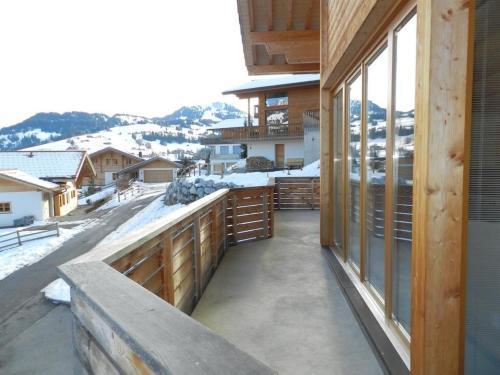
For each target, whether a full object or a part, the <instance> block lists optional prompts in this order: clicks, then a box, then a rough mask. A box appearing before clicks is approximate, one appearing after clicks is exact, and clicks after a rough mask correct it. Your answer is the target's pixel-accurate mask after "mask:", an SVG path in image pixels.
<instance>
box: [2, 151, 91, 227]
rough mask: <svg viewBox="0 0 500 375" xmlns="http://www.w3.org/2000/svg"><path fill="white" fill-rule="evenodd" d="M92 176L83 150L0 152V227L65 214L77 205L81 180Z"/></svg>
mask: <svg viewBox="0 0 500 375" xmlns="http://www.w3.org/2000/svg"><path fill="white" fill-rule="evenodd" d="M94 175H95V172H94V167H93V165H92V162H91V161H90V158H89V157H88V155H87V153H86V152H84V151H6V152H0V182H1V184H0V209H1V210H2V212H0V213H1V215H0V219H1V220H2V221H1V222H0V225H12V222H13V220H15V219H19V218H22V217H23V216H35V218H36V219H37V220H44V219H46V218H48V217H52V216H63V215H66V214H67V213H69V212H70V211H72V210H73V209H75V208H76V207H77V205H78V193H77V188H79V187H80V185H81V183H82V181H83V179H84V178H86V177H87V178H88V177H91V176H94Z"/></svg>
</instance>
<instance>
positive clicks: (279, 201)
mask: <svg viewBox="0 0 500 375" xmlns="http://www.w3.org/2000/svg"><path fill="white" fill-rule="evenodd" d="M276 190H277V197H278V210H279V209H281V186H280V180H279V179H278V182H277V183H276Z"/></svg>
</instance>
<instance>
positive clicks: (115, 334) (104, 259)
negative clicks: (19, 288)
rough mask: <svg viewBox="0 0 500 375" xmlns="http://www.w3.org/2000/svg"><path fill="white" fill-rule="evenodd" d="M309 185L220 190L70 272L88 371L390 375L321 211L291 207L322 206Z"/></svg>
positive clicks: (78, 343) (65, 270)
mask: <svg viewBox="0 0 500 375" xmlns="http://www.w3.org/2000/svg"><path fill="white" fill-rule="evenodd" d="M316 183H317V181H316V182H315V183H314V184H316ZM275 184H277V185H278V186H279V188H278V189H276V185H275ZM304 184H305V182H303V181H302V180H294V179H290V180H288V181H285V180H280V181H279V184H278V182H276V181H274V183H273V181H270V185H269V186H264V187H257V188H238V189H232V190H220V191H218V192H215V193H212V194H211V195H210V196H207V197H205V198H202V199H200V200H199V201H197V202H195V203H192V204H191V205H189V206H186V207H185V208H182V209H181V210H179V211H178V212H174V213H172V214H171V215H169V217H165V218H164V220H162V221H161V222H159V223H157V224H154V225H150V226H148V227H145V228H143V230H142V233H141V235H140V236H138V235H134V236H130V238H128V237H126V238H123V239H121V240H120V241H119V242H117V243H113V244H106V246H102V247H100V248H96V249H94V250H93V251H92V252H91V253H88V254H86V255H84V256H83V257H81V258H80V259H77V260H76V261H73V262H71V264H67V265H65V266H62V267H61V268H60V271H61V274H62V275H63V277H64V278H65V279H66V281H67V282H68V283H69V284H70V285H71V288H72V289H71V298H72V313H73V315H74V320H73V324H74V335H73V340H74V345H75V349H76V352H77V354H78V357H79V361H80V362H81V363H82V365H84V366H85V367H86V369H87V370H89V373H92V372H98V370H103V369H108V370H109V372H110V373H111V372H113V373H115V372H116V373H138V372H140V373H172V374H181V373H182V374H184V373H190V374H220V373H227V374H248V373H255V374H274V373H276V372H279V373H282V374H290V373H300V374H304V373H311V374H330V373H332V372H334V373H338V374H382V373H384V371H383V369H382V368H381V366H380V364H379V362H378V361H379V360H380V358H379V357H378V356H377V355H376V354H374V352H373V351H372V348H371V344H370V343H369V342H368V340H367V339H366V338H365V335H364V333H363V330H362V328H361V327H360V325H359V323H358V321H357V319H356V317H355V315H353V313H352V312H351V309H350V307H349V305H348V303H347V300H346V297H345V287H344V286H343V285H341V284H339V283H338V282H337V279H336V277H335V276H334V273H333V272H332V271H331V269H330V267H329V264H328V262H327V261H326V260H325V259H326V258H325V256H324V255H325V254H326V252H327V250H325V249H323V248H322V247H321V246H320V243H319V212H318V211H317V210H311V209H309V210H296V209H293V205H294V204H295V205H297V207H303V206H304V205H305V206H306V207H310V208H314V206H315V205H314V202H316V201H317V200H318V197H319V194H318V192H317V191H316V189H315V188H314V186H313V185H312V184H313V182H312V181H309V182H307V186H305V187H304ZM284 202H287V204H286V205H285V206H286V207H285V206H283V205H284ZM280 206H281V207H283V210H278V211H277V212H275V209H279V208H280ZM284 208H287V210H284ZM229 246H233V247H231V248H229ZM167 302H168V303H167ZM179 310H180V311H183V312H185V313H186V314H183V313H181V312H180V311H179ZM187 314H191V316H192V317H189V316H188V315H187ZM197 321H198V322H197ZM200 323H202V324H200ZM207 327H208V329H207Z"/></svg>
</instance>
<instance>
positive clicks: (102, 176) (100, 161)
mask: <svg viewBox="0 0 500 375" xmlns="http://www.w3.org/2000/svg"><path fill="white" fill-rule="evenodd" d="M90 159H91V160H92V163H93V164H94V168H95V171H96V176H95V177H94V179H93V181H91V180H90V179H86V180H85V181H84V185H90V184H91V183H93V184H94V185H96V186H104V185H108V184H111V183H112V182H113V181H115V180H116V177H117V173H118V172H119V171H121V170H122V169H124V168H127V167H129V166H131V165H134V164H137V163H140V162H142V161H143V160H144V159H142V158H140V157H138V156H135V155H133V154H130V153H128V152H125V151H121V150H118V149H116V148H114V147H106V148H103V149H102V150H99V151H96V152H94V153H92V154H90Z"/></svg>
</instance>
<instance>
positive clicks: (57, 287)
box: [42, 279, 71, 303]
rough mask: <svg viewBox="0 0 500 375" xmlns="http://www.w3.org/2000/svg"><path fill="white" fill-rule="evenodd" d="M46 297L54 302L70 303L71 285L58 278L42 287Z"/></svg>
mask: <svg viewBox="0 0 500 375" xmlns="http://www.w3.org/2000/svg"><path fill="white" fill-rule="evenodd" d="M42 292H43V293H44V294H45V298H47V299H50V300H51V301H53V302H57V303H59V302H62V303H70V302H71V294H70V288H69V285H68V284H66V282H65V281H64V280H63V279H56V280H54V281H52V282H51V283H50V284H49V285H47V286H46V287H45V288H43V289H42Z"/></svg>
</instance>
